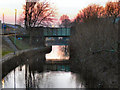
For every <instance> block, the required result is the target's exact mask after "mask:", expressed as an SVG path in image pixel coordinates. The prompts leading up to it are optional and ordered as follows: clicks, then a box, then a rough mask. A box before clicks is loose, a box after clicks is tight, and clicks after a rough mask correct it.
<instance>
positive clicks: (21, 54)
mask: <svg viewBox="0 0 120 90" xmlns="http://www.w3.org/2000/svg"><path fill="white" fill-rule="evenodd" d="M51 50H52V47H51V46H49V47H41V48H34V49H28V50H22V51H18V52H16V54H15V55H14V54H9V55H7V56H5V57H3V58H2V78H3V77H4V76H6V75H7V74H8V73H9V72H10V71H11V70H13V69H14V68H16V67H17V66H19V65H21V64H23V63H26V62H27V61H31V63H32V62H33V61H34V60H40V61H39V62H40V63H39V64H40V65H43V63H44V60H45V54H46V53H50V52H51ZM33 59H34V60H33Z"/></svg>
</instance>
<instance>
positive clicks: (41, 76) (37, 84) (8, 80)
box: [2, 46, 85, 88]
mask: <svg viewBox="0 0 120 90" xmlns="http://www.w3.org/2000/svg"><path fill="white" fill-rule="evenodd" d="M45 57H46V61H48V62H49V61H61V60H69V49H68V46H52V51H51V53H49V54H46V55H45ZM2 87H3V88H85V86H84V80H83V79H82V78H81V76H80V75H79V74H77V73H73V72H71V70H70V66H69V65H67V64H65V65H64V64H62V65H59V64H58V65H57V64H56V65H54V64H52V65H51V64H49V65H47V64H46V65H44V66H43V67H41V66H40V65H39V63H37V62H35V63H34V64H31V63H30V64H29V63H27V64H22V65H20V66H18V67H16V68H15V69H14V70H12V71H11V72H10V73H8V74H7V75H6V76H5V77H4V78H3V80H2Z"/></svg>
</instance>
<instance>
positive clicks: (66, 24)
mask: <svg viewBox="0 0 120 90" xmlns="http://www.w3.org/2000/svg"><path fill="white" fill-rule="evenodd" d="M60 21H61V24H60V27H70V26H71V25H70V24H71V21H70V19H69V17H68V16H67V15H62V16H61V17H60Z"/></svg>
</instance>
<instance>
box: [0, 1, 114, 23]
mask: <svg viewBox="0 0 120 90" xmlns="http://www.w3.org/2000/svg"><path fill="white" fill-rule="evenodd" d="M47 1H49V2H51V4H52V5H53V6H54V7H55V8H56V9H57V13H58V15H57V17H56V18H58V19H59V18H60V16H61V15H63V14H67V15H68V16H69V17H70V19H73V18H74V17H75V16H76V15H77V14H78V12H79V10H81V9H83V8H85V7H86V6H88V5H89V4H94V3H95V4H99V5H103V6H104V5H105V3H106V2H108V1H114V0H47ZM24 4H25V0H0V20H2V19H3V18H2V15H3V13H4V15H5V16H4V17H5V22H6V23H11V24H14V16H15V15H14V13H15V9H17V11H18V13H17V18H19V16H20V14H21V13H22V11H23V9H22V8H23V5H24Z"/></svg>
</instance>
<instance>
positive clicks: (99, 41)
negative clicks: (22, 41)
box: [70, 19, 119, 88]
mask: <svg viewBox="0 0 120 90" xmlns="http://www.w3.org/2000/svg"><path fill="white" fill-rule="evenodd" d="M71 32H72V33H71V34H72V35H71V40H70V52H71V53H70V54H71V56H70V58H71V66H72V67H71V68H72V70H73V71H76V72H78V73H81V74H83V76H84V78H85V79H86V81H87V82H88V87H89V88H98V87H102V88H118V87H119V83H118V81H119V80H118V76H119V74H118V51H117V48H118V43H117V42H118V24H113V23H112V21H110V20H109V19H103V20H102V19H99V20H95V21H89V22H87V23H79V24H76V25H74V26H73V27H72V31H71ZM93 83H95V84H94V85H91V84H93Z"/></svg>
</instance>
